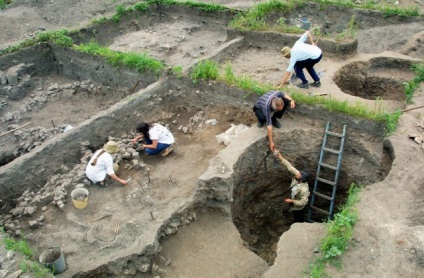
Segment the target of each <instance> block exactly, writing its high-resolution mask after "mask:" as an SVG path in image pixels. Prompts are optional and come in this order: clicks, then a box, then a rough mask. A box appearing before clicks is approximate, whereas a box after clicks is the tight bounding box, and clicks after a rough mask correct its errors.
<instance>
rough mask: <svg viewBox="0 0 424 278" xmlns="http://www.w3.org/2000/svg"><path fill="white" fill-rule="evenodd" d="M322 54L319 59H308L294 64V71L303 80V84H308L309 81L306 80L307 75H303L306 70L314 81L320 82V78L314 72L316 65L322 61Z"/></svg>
mask: <svg viewBox="0 0 424 278" xmlns="http://www.w3.org/2000/svg"><path fill="white" fill-rule="evenodd" d="M321 58H322V54H321V55H320V56H319V57H318V58H317V59H308V60H303V61H298V62H296V64H294V71H295V72H296V75H297V77H299V78H300V80H302V83H303V84H307V83H308V80H306V77H305V74H303V69H306V70H307V71H308V72H309V75H310V76H311V77H312V79H313V80H314V81H316V82H317V81H319V77H318V75H317V73H316V72H315V70H314V65H315V64H317V63H318V62H319V61H321Z"/></svg>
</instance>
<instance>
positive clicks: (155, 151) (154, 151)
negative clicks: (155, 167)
mask: <svg viewBox="0 0 424 278" xmlns="http://www.w3.org/2000/svg"><path fill="white" fill-rule="evenodd" d="M144 141H145V142H146V145H150V144H152V143H153V142H152V140H150V139H147V138H144ZM169 146H171V145H170V144H163V143H158V145H157V146H156V149H150V148H145V149H144V150H145V151H146V153H147V154H151V155H152V154H158V153H160V152H161V151H163V150H164V149H166V148H168V147H169Z"/></svg>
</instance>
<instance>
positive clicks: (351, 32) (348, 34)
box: [336, 15, 358, 41]
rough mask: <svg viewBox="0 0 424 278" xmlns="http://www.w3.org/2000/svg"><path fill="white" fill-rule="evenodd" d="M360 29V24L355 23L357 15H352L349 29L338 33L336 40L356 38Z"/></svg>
mask: <svg viewBox="0 0 424 278" xmlns="http://www.w3.org/2000/svg"><path fill="white" fill-rule="evenodd" d="M357 31H358V24H356V23H355V15H352V17H351V19H350V21H349V23H348V25H347V29H345V30H343V32H341V33H339V34H337V35H336V41H343V40H345V39H355V38H356V33H357Z"/></svg>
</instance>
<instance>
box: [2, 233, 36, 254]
mask: <svg viewBox="0 0 424 278" xmlns="http://www.w3.org/2000/svg"><path fill="white" fill-rule="evenodd" d="M3 243H4V246H5V248H6V249H7V250H12V251H15V252H20V253H22V254H23V255H24V256H25V257H26V258H28V259H29V258H31V257H32V255H33V251H32V250H31V248H30V247H29V244H28V242H27V241H26V240H24V239H14V238H8V237H5V238H3Z"/></svg>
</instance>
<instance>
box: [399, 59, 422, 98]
mask: <svg viewBox="0 0 424 278" xmlns="http://www.w3.org/2000/svg"><path fill="white" fill-rule="evenodd" d="M411 69H412V70H413V71H415V77H414V79H412V80H410V81H408V82H403V85H404V87H405V95H406V103H410V102H411V101H412V97H413V96H414V92H415V90H416V89H417V88H418V87H420V82H423V81H424V62H422V63H419V64H414V65H412V67H411Z"/></svg>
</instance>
